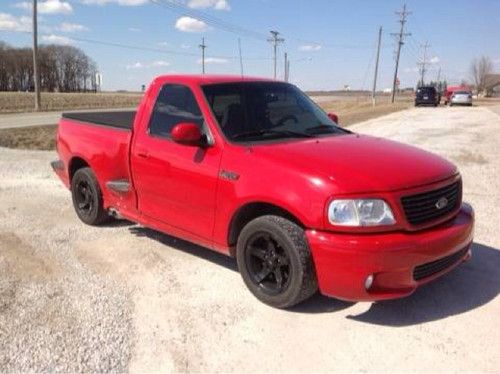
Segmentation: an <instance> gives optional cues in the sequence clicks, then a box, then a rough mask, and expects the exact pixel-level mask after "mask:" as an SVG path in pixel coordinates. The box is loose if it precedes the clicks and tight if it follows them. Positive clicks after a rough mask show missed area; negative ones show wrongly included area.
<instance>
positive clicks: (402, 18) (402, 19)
mask: <svg viewBox="0 0 500 374" xmlns="http://www.w3.org/2000/svg"><path fill="white" fill-rule="evenodd" d="M396 14H397V15H399V23H400V24H401V28H400V30H399V34H394V35H396V36H397V37H398V42H397V43H398V49H397V54H396V66H395V68H394V80H393V82H392V97H391V102H392V103H394V97H395V95H396V83H397V80H398V67H399V57H400V56H401V47H402V46H403V44H404V42H403V38H404V37H405V36H408V35H410V34H409V33H405V24H406V22H407V18H406V17H407V16H408V15H409V14H411V13H410V12H408V11H407V10H406V4H404V5H403V10H402V11H401V12H396Z"/></svg>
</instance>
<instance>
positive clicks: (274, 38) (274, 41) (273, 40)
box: [267, 30, 285, 79]
mask: <svg viewBox="0 0 500 374" xmlns="http://www.w3.org/2000/svg"><path fill="white" fill-rule="evenodd" d="M270 33H271V37H270V38H269V39H267V41H268V42H270V43H272V44H273V60H274V79H276V67H277V66H276V60H277V54H276V52H277V49H278V43H283V42H284V41H285V39H283V38H280V37H278V35H279V34H280V33H279V32H278V31H274V30H271V31H270Z"/></svg>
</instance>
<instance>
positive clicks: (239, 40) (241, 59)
mask: <svg viewBox="0 0 500 374" xmlns="http://www.w3.org/2000/svg"><path fill="white" fill-rule="evenodd" d="M238 51H239V53H240V73H241V77H242V78H243V56H242V54H241V39H240V38H238Z"/></svg>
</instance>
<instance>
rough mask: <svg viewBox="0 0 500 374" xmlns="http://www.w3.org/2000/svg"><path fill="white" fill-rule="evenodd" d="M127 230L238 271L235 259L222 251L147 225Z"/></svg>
mask: <svg viewBox="0 0 500 374" xmlns="http://www.w3.org/2000/svg"><path fill="white" fill-rule="evenodd" d="M129 231H130V233H131V234H133V235H135V236H139V237H147V238H150V239H153V240H156V241H157V242H160V243H162V244H164V245H167V246H169V247H171V248H173V249H176V250H179V251H182V252H185V253H189V254H191V255H193V256H196V257H198V258H201V259H203V260H206V261H210V262H213V263H214V264H217V265H220V266H224V267H225V268H226V269H229V270H233V271H236V272H237V271H238V266H237V265H236V260H235V259H234V258H231V257H228V256H226V255H223V254H222V253H218V252H215V251H212V250H210V249H208V248H205V247H201V246H199V245H197V244H194V243H191V242H188V241H185V240H182V239H179V238H176V237H173V236H170V235H167V234H163V233H161V232H159V231H155V230H152V229H149V228H147V227H142V226H133V227H129Z"/></svg>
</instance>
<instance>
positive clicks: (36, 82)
mask: <svg viewBox="0 0 500 374" xmlns="http://www.w3.org/2000/svg"><path fill="white" fill-rule="evenodd" d="M33 83H34V86H35V87H34V88H35V111H39V110H40V104H41V99H40V72H39V71H38V21H37V0H33Z"/></svg>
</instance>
